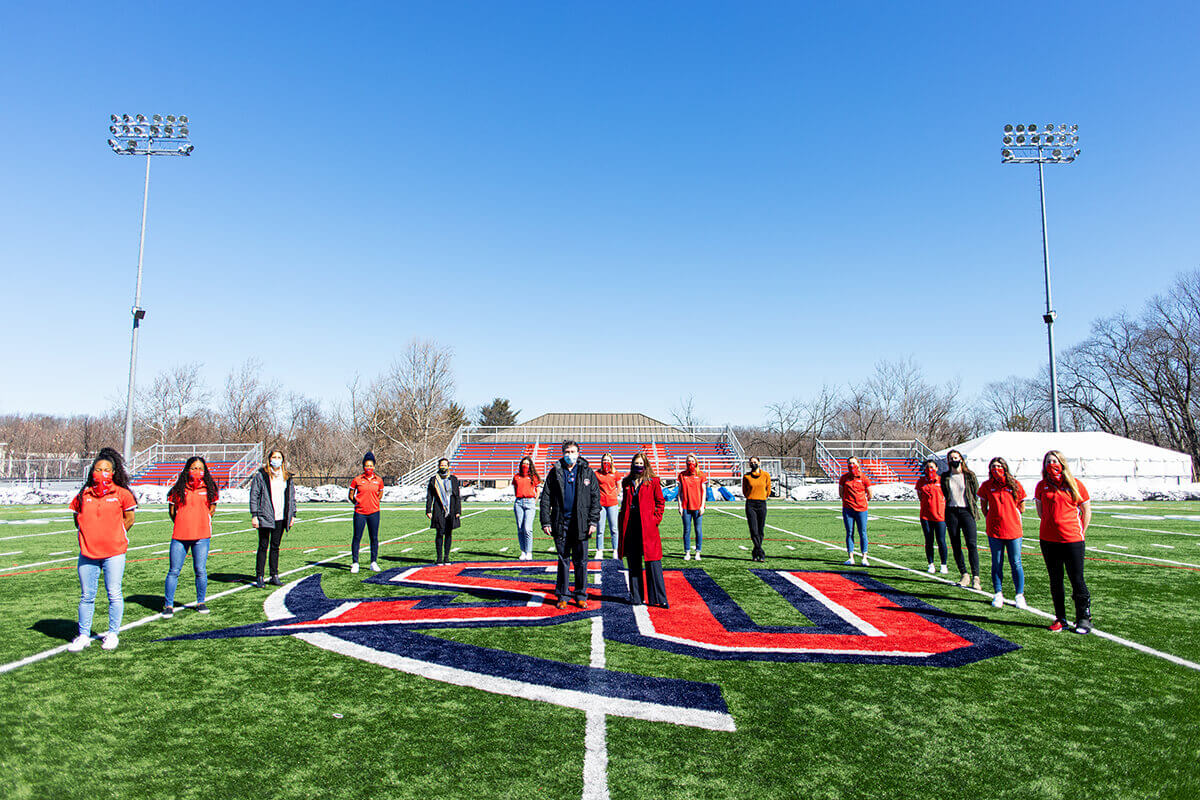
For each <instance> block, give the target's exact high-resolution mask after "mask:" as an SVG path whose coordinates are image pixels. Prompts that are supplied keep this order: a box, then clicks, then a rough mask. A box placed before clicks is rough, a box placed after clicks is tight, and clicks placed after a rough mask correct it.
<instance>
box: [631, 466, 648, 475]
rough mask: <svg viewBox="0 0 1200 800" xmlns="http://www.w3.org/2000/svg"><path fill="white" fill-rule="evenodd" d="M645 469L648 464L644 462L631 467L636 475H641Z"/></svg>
mask: <svg viewBox="0 0 1200 800" xmlns="http://www.w3.org/2000/svg"><path fill="white" fill-rule="evenodd" d="M645 469H646V466H645V465H644V464H634V465H633V466H632V467H630V468H629V471H630V472H632V473H633V474H634V475H641V474H642V472H643V471H644V470H645Z"/></svg>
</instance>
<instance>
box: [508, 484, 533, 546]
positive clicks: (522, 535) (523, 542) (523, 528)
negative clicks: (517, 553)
mask: <svg viewBox="0 0 1200 800" xmlns="http://www.w3.org/2000/svg"><path fill="white" fill-rule="evenodd" d="M536 500H537V498H534V497H518V498H517V499H516V500H515V501H514V502H513V516H515V517H516V518H517V544H518V545H520V547H521V552H522V553H532V552H533V515H534V506H535V505H536Z"/></svg>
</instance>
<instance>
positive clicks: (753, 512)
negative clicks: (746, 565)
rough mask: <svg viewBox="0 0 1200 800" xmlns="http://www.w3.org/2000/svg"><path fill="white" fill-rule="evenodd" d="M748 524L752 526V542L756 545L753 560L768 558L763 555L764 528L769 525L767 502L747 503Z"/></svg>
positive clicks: (753, 501) (751, 501) (748, 501)
mask: <svg viewBox="0 0 1200 800" xmlns="http://www.w3.org/2000/svg"><path fill="white" fill-rule="evenodd" d="M746 524H747V525H749V526H750V541H751V542H753V543H754V552H752V553H751V554H750V557H751V558H766V554H765V553H763V548H762V543H763V527H764V526H765V525H766V524H767V501H766V500H747V501H746Z"/></svg>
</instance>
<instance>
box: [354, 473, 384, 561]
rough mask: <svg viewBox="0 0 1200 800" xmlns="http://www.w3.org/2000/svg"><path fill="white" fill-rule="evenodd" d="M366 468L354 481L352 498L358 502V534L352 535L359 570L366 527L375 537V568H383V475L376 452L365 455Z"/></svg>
mask: <svg viewBox="0 0 1200 800" xmlns="http://www.w3.org/2000/svg"><path fill="white" fill-rule="evenodd" d="M362 467H363V471H362V474H361V475H359V476H358V477H357V478H355V479H354V480H352V481H350V492H349V497H350V502H351V503H354V520H353V523H352V524H353V525H354V529H353V530H354V535H353V536H351V537H350V571H351V572H358V546H359V545H360V544H362V535H363V528H366V529H367V533H368V535H369V536H370V537H371V571H372V572H379V501H380V500H382V499H383V478H380V477H379V476H378V475H376V474H375V454H374V453H372V452H371V451H370V450H368V451H367V454H366V455H365V456H363V460H362Z"/></svg>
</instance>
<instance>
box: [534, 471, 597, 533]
mask: <svg viewBox="0 0 1200 800" xmlns="http://www.w3.org/2000/svg"><path fill="white" fill-rule="evenodd" d="M578 463H579V474H578V476H577V477H576V478H575V509H574V511H573V512H572V514H571V530H569V531H568V530H567V528H566V525H565V524H564V522H563V514H562V509H563V486H564V484H565V483H566V480H567V479H566V468H565V467H564V466H563V462H562V459H561V458H560V459H559V460H558V461H556V462H554V467H553V468H552V469H551V470H550V472H549V473H548V474H547V475H546V482H545V483H544V484H542V502H541V508H540V509H539V511H540V512H541V513H540V515H539V516H540V518H541V522H542V527H543V528H545V527H546V526H547V525H549V526H550V528H551V530H552V531H553V536H554V538H555V539H565V538H567V537H568V536H573V537H574V538H576V539H582V540H586V539H587V538H588V536H589V535H590V534H589V533H588V529H589V528H591V527H595V526H596V525H599V524H600V481H598V480H596V473H595V472H593V471H592V468H591V467H590V466H588V462H587V459H586V458H582V457H580V459H579V462H578Z"/></svg>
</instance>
